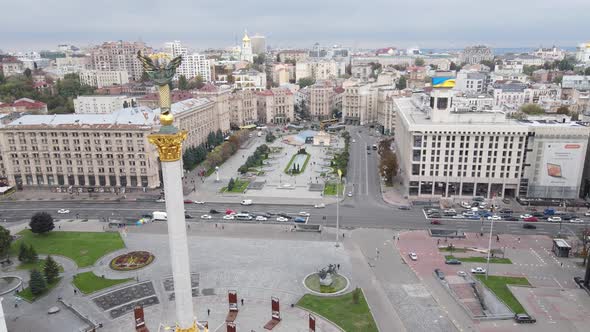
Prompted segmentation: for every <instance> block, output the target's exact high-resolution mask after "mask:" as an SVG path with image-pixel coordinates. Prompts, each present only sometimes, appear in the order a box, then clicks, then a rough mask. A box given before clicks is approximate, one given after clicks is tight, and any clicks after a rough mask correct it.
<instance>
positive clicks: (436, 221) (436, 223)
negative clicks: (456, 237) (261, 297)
mask: <svg viewBox="0 0 590 332" xmlns="http://www.w3.org/2000/svg"><path fill="white" fill-rule="evenodd" d="M430 224H431V225H442V224H441V222H440V221H439V220H436V219H434V220H432V221H431V222H430Z"/></svg>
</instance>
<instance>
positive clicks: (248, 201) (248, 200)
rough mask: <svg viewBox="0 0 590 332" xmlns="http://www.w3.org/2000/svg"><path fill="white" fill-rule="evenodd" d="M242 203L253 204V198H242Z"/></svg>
mask: <svg viewBox="0 0 590 332" xmlns="http://www.w3.org/2000/svg"><path fill="white" fill-rule="evenodd" d="M240 204H242V205H252V204H253V203H252V200H251V199H244V200H242V202H240Z"/></svg>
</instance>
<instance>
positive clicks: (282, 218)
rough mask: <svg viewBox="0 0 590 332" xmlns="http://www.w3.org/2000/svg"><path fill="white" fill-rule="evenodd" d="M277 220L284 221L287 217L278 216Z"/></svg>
mask: <svg viewBox="0 0 590 332" xmlns="http://www.w3.org/2000/svg"><path fill="white" fill-rule="evenodd" d="M277 221H280V222H286V221H289V219H287V218H285V217H278V218H277Z"/></svg>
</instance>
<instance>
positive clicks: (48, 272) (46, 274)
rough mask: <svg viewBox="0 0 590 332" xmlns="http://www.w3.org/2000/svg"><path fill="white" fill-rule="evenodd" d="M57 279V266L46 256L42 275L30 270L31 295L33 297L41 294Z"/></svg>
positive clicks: (35, 270)
mask: <svg viewBox="0 0 590 332" xmlns="http://www.w3.org/2000/svg"><path fill="white" fill-rule="evenodd" d="M58 277H59V265H58V264H57V262H56V261H55V260H54V259H53V258H52V257H51V256H47V259H46V260H45V264H43V274H41V272H39V271H38V270H37V269H32V270H31V275H30V280H29V287H30V288H31V293H32V294H33V295H35V296H37V295H41V294H43V293H44V292H45V291H46V290H47V287H48V284H52V283H54V282H55V281H56V280H57V279H58Z"/></svg>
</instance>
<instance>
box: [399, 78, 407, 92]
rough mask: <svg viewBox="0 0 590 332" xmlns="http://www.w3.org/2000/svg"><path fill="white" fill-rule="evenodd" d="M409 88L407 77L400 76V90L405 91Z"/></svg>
mask: <svg viewBox="0 0 590 332" xmlns="http://www.w3.org/2000/svg"><path fill="white" fill-rule="evenodd" d="M407 86H408V81H407V80H406V77H405V76H400V78H399V80H398V81H397V88H398V89H399V90H403V89H405V88H406V87H407Z"/></svg>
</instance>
